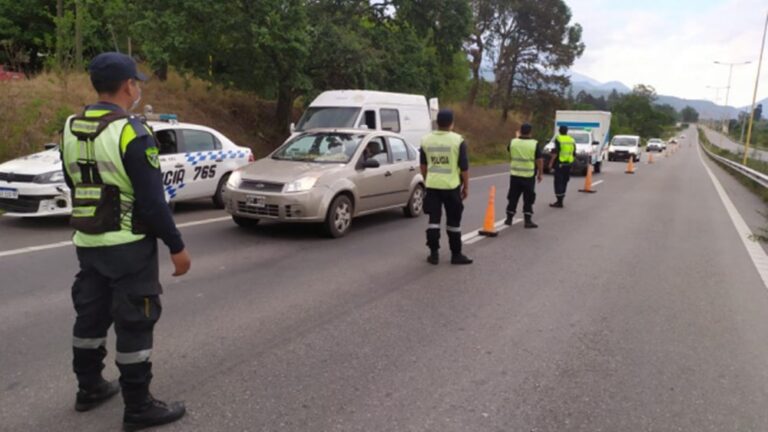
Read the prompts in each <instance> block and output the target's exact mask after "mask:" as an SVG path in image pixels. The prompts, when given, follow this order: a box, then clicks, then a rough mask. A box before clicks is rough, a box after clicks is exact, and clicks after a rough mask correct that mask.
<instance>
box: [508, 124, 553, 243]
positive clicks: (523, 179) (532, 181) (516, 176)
mask: <svg viewBox="0 0 768 432" xmlns="http://www.w3.org/2000/svg"><path fill="white" fill-rule="evenodd" d="M532 130H533V127H531V125H529V124H528V123H525V124H523V125H522V126H520V132H519V134H518V137H517V138H515V139H513V140H512V142H511V143H510V144H509V157H510V176H509V193H508V194H507V200H508V204H507V218H506V219H505V220H504V224H505V225H512V218H513V217H514V216H515V213H516V212H517V203H518V201H519V200H520V195H522V196H523V215H524V216H525V227H526V228H538V227H539V226H538V225H536V224H535V223H533V203H534V202H535V201H536V181H537V180H538V182H539V183H541V180H542V171H543V168H544V162H543V161H542V160H541V149H539V145H538V143H537V142H536V140H535V139H531V131H532Z"/></svg>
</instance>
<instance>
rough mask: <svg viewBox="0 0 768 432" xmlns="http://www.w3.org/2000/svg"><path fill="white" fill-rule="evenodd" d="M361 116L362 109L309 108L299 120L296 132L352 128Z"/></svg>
mask: <svg viewBox="0 0 768 432" xmlns="http://www.w3.org/2000/svg"><path fill="white" fill-rule="evenodd" d="M359 114H360V108H344V107H315V108H308V109H307V110H306V111H304V115H303V116H301V120H299V124H298V125H297V126H296V130H297V131H305V130H310V129H320V128H333V129H345V128H351V127H354V126H355V120H357V117H358V115H359Z"/></svg>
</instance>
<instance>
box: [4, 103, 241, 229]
mask: <svg viewBox="0 0 768 432" xmlns="http://www.w3.org/2000/svg"><path fill="white" fill-rule="evenodd" d="M148 118H149V119H150V121H148V122H147V124H148V125H149V126H150V127H151V128H152V130H153V131H154V133H155V137H156V138H157V143H158V147H159V149H160V168H161V170H162V172H163V184H164V185H165V192H166V196H167V198H168V199H169V201H170V203H171V204H173V203H175V202H179V201H187V200H193V199H198V198H211V199H212V200H213V203H214V205H215V206H216V207H218V208H224V199H223V198H222V192H223V189H224V187H225V186H226V184H227V179H228V178H229V175H230V173H232V171H234V170H236V169H238V168H241V167H243V166H245V165H247V164H249V163H250V162H253V161H254V157H253V153H252V152H251V150H250V149H249V148H246V147H240V146H238V145H236V144H235V143H233V142H232V141H231V140H230V139H229V138H227V137H226V136H224V135H223V134H222V133H220V132H219V131H217V130H215V129H212V128H209V127H206V126H201V125H196V124H191V123H180V122H178V121H177V119H176V116H175V115H168V114H160V115H152V114H150V115H148ZM48 147H52V148H49V149H48V150H46V151H43V152H40V153H35V154H33V155H30V156H25V157H21V158H18V159H14V160H12V161H8V162H5V163H2V164H0V212H2V213H3V214H4V215H5V216H19V217H36V216H57V215H68V214H70V212H71V211H72V207H71V199H70V192H69V188H68V187H67V185H66V183H65V182H64V174H63V173H62V171H61V158H60V154H59V150H58V148H56V147H55V146H51V145H49V146H48Z"/></svg>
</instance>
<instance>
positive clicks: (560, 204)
mask: <svg viewBox="0 0 768 432" xmlns="http://www.w3.org/2000/svg"><path fill="white" fill-rule="evenodd" d="M549 206H550V207H554V208H563V197H557V202H553V203H552V204H550V205H549Z"/></svg>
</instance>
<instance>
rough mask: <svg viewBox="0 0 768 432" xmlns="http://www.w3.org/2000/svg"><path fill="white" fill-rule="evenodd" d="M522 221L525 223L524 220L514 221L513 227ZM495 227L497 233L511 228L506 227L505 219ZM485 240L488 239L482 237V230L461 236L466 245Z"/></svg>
mask: <svg viewBox="0 0 768 432" xmlns="http://www.w3.org/2000/svg"><path fill="white" fill-rule="evenodd" d="M505 219H506V218H505ZM522 221H523V220H522V219H513V220H512V225H515V224H519V223H520V222H522ZM493 226H494V227H495V228H496V231H498V232H501V231H504V230H505V229H507V228H509V227H508V226H507V225H504V219H499V220H497V221H496V223H494V224H493ZM484 238H486V237H485V236H481V235H480V230H479V229H476V230H474V231H471V232H468V233H466V234H464V235H463V236H461V241H462V242H464V244H468V245H470V244H474V243H477V242H479V241H480V240H483V239H484Z"/></svg>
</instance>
